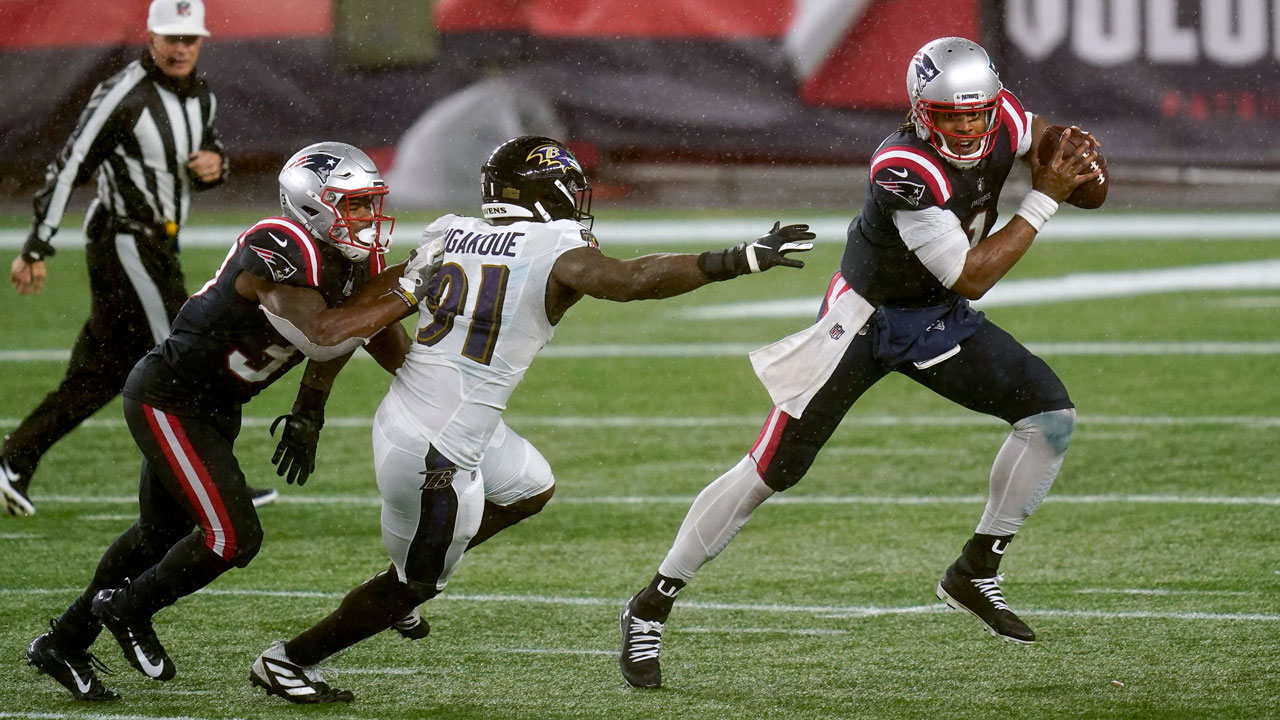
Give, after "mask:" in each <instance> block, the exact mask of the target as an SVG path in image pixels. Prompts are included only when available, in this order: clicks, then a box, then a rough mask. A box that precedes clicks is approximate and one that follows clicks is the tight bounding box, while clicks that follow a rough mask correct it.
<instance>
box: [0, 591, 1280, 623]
mask: <svg viewBox="0 0 1280 720" xmlns="http://www.w3.org/2000/svg"><path fill="white" fill-rule="evenodd" d="M76 592H78V590H76V589H74V588H62V589H44V588H40V589H10V588H0V597H3V596H6V595H11V596H17V595H55V594H56V595H64V594H74V593H76ZM198 594H199V595H205V596H222V597H274V598H300V599H324V600H330V601H332V600H337V599H340V598H342V597H343V596H344V595H345V593H342V592H314V591H293V590H231V589H213V588H206V589H204V590H201V591H200V592H199V593H198ZM432 602H433V603H439V602H462V603H503V604H514V605H554V606H567V607H606V608H619V607H621V606H622V603H623V602H625V599H624V598H600V597H563V596H549V595H519V594H500V595H495V594H484V595H468V594H461V593H459V594H450V593H445V594H443V595H439V596H437V597H436V598H434V599H433V600H432ZM680 607H681V608H682V609H684V610H686V611H688V610H702V611H726V612H755V613H777V614H782V615H812V616H816V617H826V618H838V619H843V618H867V617H886V616H894V615H919V614H933V613H940V612H950V611H949V610H948V608H947V606H946V605H943V604H942V603H931V604H928V605H908V606H900V607H884V606H875V605H792V604H786V603H723V602H698V601H687V602H681V603H680ZM1018 613H1019V614H1020V615H1043V616H1053V617H1069V618H1099V619H1114V620H1123V619H1133V618H1137V619H1152V620H1187V621H1225V622H1280V614H1276V613H1213V612H1199V611H1172V612H1160V611H1154V610H1118V611H1104V610H1063V609H1054V608H1042V609H1022V608H1019V610H1018Z"/></svg>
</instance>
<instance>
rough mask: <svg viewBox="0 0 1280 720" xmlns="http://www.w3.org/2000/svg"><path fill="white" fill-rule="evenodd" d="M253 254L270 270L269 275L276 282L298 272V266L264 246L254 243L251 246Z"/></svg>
mask: <svg viewBox="0 0 1280 720" xmlns="http://www.w3.org/2000/svg"><path fill="white" fill-rule="evenodd" d="M251 247H252V248H253V252H254V254H256V255H257V256H258V257H260V258H262V262H263V263H265V264H266V266H267V268H268V269H269V270H271V277H272V278H274V279H275V281H276V282H282V281H284V280H285V279H286V278H289V277H292V276H293V274H294V273H296V272H298V267H297V266H296V265H294V264H293V263H291V262H289V258H288V257H285V256H284V255H281V254H280V253H277V252H272V251H271V250H268V249H266V248H260V247H258V246H256V245H254V246H251Z"/></svg>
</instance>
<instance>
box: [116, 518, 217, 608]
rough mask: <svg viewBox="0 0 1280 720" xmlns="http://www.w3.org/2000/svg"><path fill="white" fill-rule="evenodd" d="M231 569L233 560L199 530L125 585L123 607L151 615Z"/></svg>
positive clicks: (180, 541) (179, 542)
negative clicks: (206, 539) (217, 551)
mask: <svg viewBox="0 0 1280 720" xmlns="http://www.w3.org/2000/svg"><path fill="white" fill-rule="evenodd" d="M231 568H232V564H231V563H229V562H227V561H226V560H223V559H222V557H221V556H220V555H218V554H217V553H215V552H214V551H212V550H210V549H209V546H208V545H206V544H205V541H204V534H203V533H202V532H200V531H198V530H197V531H196V532H193V533H191V534H190V535H188V536H186V537H184V538H182V539H181V540H179V541H178V542H177V543H176V544H175V545H174V546H173V547H171V548H169V552H167V553H165V556H164V557H162V558H160V562H158V563H156V564H155V565H152V566H151V567H150V568H147V569H146V570H145V571H143V573H142V574H141V575H139V576H138V577H136V578H134V579H133V581H132V582H130V583H129V584H128V585H127V586H126V587H125V596H124V602H123V603H122V609H123V610H124V612H125V613H126V614H127V615H129V616H131V617H138V618H149V617H151V616H152V615H154V614H156V613H157V612H159V611H160V610H161V609H163V608H166V607H169V606H170V605H172V604H174V603H175V602H177V601H178V599H179V598H183V597H186V596H187V595H190V594H192V593H194V592H196V591H197V590H200V589H201V588H203V587H205V586H206V585H208V584H209V583H211V582H213V581H214V580H216V579H217V578H218V576H219V575H221V574H222V573H224V572H226V571H228V570H230V569H231Z"/></svg>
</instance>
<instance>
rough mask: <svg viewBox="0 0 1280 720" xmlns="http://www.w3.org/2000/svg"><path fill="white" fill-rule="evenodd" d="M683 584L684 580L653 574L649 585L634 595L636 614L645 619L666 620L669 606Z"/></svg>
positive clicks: (669, 610)
mask: <svg viewBox="0 0 1280 720" xmlns="http://www.w3.org/2000/svg"><path fill="white" fill-rule="evenodd" d="M684 586H685V581H684V580H677V579H676V578H670V577H667V576H665V575H662V574H658V575H654V576H653V580H652V581H650V583H649V585H648V586H647V587H645V589H643V590H641V591H640V594H639V595H636V606H635V612H636V615H637V616H638V617H641V618H643V619H645V620H658V621H666V619H667V615H669V614H671V606H672V605H674V604H675V602H676V595H679V594H680V591H681V590H683V589H684Z"/></svg>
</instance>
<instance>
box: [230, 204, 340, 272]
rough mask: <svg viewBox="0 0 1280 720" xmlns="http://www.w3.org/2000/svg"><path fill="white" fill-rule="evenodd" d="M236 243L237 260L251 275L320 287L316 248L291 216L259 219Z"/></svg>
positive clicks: (314, 242) (319, 264) (309, 236)
mask: <svg viewBox="0 0 1280 720" xmlns="http://www.w3.org/2000/svg"><path fill="white" fill-rule="evenodd" d="M240 245H241V250H240V252H241V253H242V256H241V260H240V264H241V266H242V267H243V268H244V269H245V270H248V271H249V272H251V273H253V274H254V275H257V276H258V277H261V278H263V279H264V280H270V281H272V282H278V283H284V284H286V285H299V286H302V287H320V267H321V263H322V256H321V254H320V248H318V247H316V245H317V243H316V241H315V239H313V238H312V237H311V235H310V234H308V233H307V231H305V230H303V229H302V226H300V225H298V224H297V223H295V222H293V221H292V220H288V219H285V218H267V219H266V220H261V221H259V222H258V223H257V224H256V225H254V226H253V227H251V228H249V229H248V230H246V231H245V233H244V234H243V235H241V236H240Z"/></svg>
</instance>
